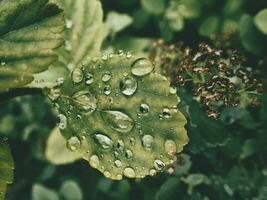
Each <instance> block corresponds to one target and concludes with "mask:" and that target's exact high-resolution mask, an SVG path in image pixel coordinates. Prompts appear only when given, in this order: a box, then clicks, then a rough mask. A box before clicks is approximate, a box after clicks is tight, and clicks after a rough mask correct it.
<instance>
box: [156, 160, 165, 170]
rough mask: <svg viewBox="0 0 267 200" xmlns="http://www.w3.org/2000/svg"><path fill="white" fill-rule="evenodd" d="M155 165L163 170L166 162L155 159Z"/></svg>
mask: <svg viewBox="0 0 267 200" xmlns="http://www.w3.org/2000/svg"><path fill="white" fill-rule="evenodd" d="M154 167H155V169H156V170H158V171H163V170H164V168H165V163H164V162H163V161H161V160H155V161H154Z"/></svg>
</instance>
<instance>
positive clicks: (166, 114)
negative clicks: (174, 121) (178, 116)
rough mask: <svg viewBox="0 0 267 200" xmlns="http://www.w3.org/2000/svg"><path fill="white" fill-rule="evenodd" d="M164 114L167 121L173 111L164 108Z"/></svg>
mask: <svg viewBox="0 0 267 200" xmlns="http://www.w3.org/2000/svg"><path fill="white" fill-rule="evenodd" d="M162 114H163V117H164V118H165V119H168V118H170V117H171V111H170V109H169V108H164V109H163V112H162Z"/></svg>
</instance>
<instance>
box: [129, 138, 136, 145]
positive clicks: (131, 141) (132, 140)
mask: <svg viewBox="0 0 267 200" xmlns="http://www.w3.org/2000/svg"><path fill="white" fill-rule="evenodd" d="M130 144H131V145H135V139H134V138H133V137H131V138H130Z"/></svg>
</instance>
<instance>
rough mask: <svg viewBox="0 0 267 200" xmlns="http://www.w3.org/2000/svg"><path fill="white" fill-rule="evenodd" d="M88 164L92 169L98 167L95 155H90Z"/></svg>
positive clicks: (97, 159)
mask: <svg viewBox="0 0 267 200" xmlns="http://www.w3.org/2000/svg"><path fill="white" fill-rule="evenodd" d="M89 163H90V165H91V166H92V167H93V168H97V167H98V166H99V158H98V156H97V155H92V156H91V157H90V159H89Z"/></svg>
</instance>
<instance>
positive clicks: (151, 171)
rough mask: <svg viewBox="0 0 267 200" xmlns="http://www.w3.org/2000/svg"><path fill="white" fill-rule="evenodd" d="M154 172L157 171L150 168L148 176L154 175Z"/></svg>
mask: <svg viewBox="0 0 267 200" xmlns="http://www.w3.org/2000/svg"><path fill="white" fill-rule="evenodd" d="M156 173H157V171H156V170H155V169H151V170H150V171H149V175H150V176H155V175H156Z"/></svg>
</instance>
